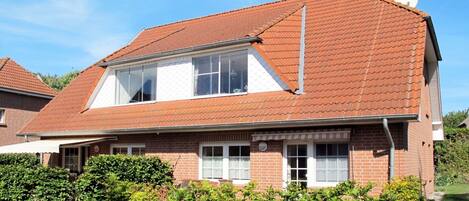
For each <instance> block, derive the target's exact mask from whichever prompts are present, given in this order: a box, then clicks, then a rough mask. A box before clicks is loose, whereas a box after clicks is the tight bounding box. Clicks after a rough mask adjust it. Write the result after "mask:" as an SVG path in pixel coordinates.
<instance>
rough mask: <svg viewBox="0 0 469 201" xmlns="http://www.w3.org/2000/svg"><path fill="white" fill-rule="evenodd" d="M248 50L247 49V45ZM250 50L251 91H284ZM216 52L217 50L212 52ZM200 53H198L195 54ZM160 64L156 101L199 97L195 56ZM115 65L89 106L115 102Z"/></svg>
mask: <svg viewBox="0 0 469 201" xmlns="http://www.w3.org/2000/svg"><path fill="white" fill-rule="evenodd" d="M244 49H246V48H244ZM247 50H248V51H247V52H248V93H258V92H268V91H282V90H287V89H288V87H287V86H286V84H285V83H283V81H282V80H281V79H280V78H279V76H277V75H276V74H275V72H274V70H273V69H272V68H271V67H270V66H268V64H267V63H266V62H265V61H264V60H263V59H262V57H261V56H260V55H259V54H258V53H257V51H256V50H255V49H253V48H251V47H249V48H247ZM213 53H217V52H213ZM194 56H198V55H194ZM155 63H157V79H156V80H157V82H156V83H157V85H156V101H157V102H159V101H172V100H184V99H192V98H196V97H195V96H194V95H193V94H194V92H193V91H194V89H193V88H194V72H193V71H194V70H193V66H192V56H182V57H176V58H171V59H166V60H160V61H156V62H155ZM115 93H116V76H115V68H113V67H112V66H110V67H107V69H106V72H105V73H104V77H103V78H102V79H101V81H100V82H99V83H98V86H97V88H96V89H95V92H94V94H93V96H92V97H91V99H90V102H89V107H90V108H101V107H109V106H114V105H115Z"/></svg>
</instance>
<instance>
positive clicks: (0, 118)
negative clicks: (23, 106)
mask: <svg viewBox="0 0 469 201" xmlns="http://www.w3.org/2000/svg"><path fill="white" fill-rule="evenodd" d="M5 116H6V112H5V109H0V124H5V123H6V121H5Z"/></svg>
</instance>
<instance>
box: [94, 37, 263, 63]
mask: <svg viewBox="0 0 469 201" xmlns="http://www.w3.org/2000/svg"><path fill="white" fill-rule="evenodd" d="M260 41H262V39H261V38H259V37H257V36H253V37H251V36H247V37H243V38H239V39H234V40H227V41H221V42H216V43H211V44H206V45H200V46H194V47H188V48H181V49H176V50H171V51H167V52H159V53H155V54H149V55H143V56H136V57H131V58H125V59H117V60H112V61H105V62H102V63H100V64H99V66H101V67H107V66H110V65H119V64H125V63H131V62H139V61H144V60H149V59H156V58H161V57H167V56H172V55H177V54H184V53H189V52H194V51H202V50H207V49H213V48H219V47H225V46H230V45H238V44H243V43H254V42H260Z"/></svg>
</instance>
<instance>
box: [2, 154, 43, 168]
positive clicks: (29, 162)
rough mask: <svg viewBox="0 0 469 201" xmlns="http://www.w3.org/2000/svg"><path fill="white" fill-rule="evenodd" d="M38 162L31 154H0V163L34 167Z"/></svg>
mask: <svg viewBox="0 0 469 201" xmlns="http://www.w3.org/2000/svg"><path fill="white" fill-rule="evenodd" d="M39 163H40V162H39V158H37V157H36V156H35V155H33V154H0V165H21V166H24V167H35V166H38V165H39Z"/></svg>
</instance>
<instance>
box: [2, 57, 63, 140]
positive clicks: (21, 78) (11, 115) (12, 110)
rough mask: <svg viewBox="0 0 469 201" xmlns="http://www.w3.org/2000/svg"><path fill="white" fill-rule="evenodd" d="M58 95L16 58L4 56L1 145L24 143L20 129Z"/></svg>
mask: <svg viewBox="0 0 469 201" xmlns="http://www.w3.org/2000/svg"><path fill="white" fill-rule="evenodd" d="M54 95H55V91H54V90H52V89H51V88H49V87H48V86H47V85H46V84H44V83H42V81H41V80H39V79H38V78H37V77H36V76H34V75H33V74H32V73H30V72H28V71H27V70H25V69H24V68H23V67H21V66H20V65H18V64H17V63H16V62H15V61H13V60H12V59H10V58H0V146H2V145H8V144H15V143H19V142H24V141H25V139H24V137H17V136H16V134H17V132H18V131H19V130H20V129H21V128H23V127H24V126H25V125H26V123H28V122H29V121H30V120H31V119H33V117H34V116H36V114H37V113H38V112H39V111H40V110H41V109H42V108H43V107H44V106H45V105H46V104H47V103H48V102H49V101H50V100H51V99H52V98H53V97H54ZM29 140H34V139H29Z"/></svg>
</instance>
